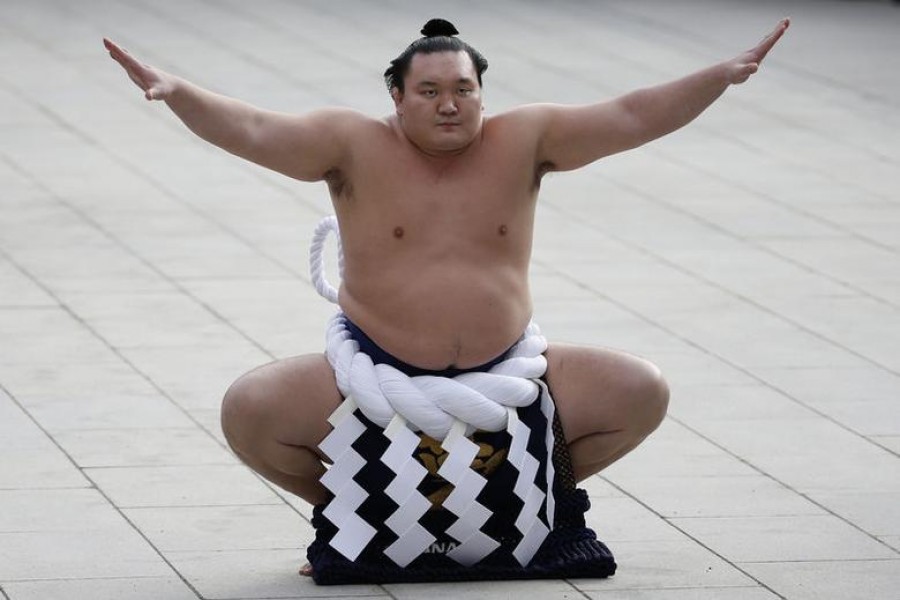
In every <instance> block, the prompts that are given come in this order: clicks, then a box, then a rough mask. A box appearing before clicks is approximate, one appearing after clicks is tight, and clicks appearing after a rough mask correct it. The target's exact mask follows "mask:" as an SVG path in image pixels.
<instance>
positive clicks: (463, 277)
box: [340, 262, 531, 369]
mask: <svg viewBox="0 0 900 600" xmlns="http://www.w3.org/2000/svg"><path fill="white" fill-rule="evenodd" d="M367 272H369V271H367ZM340 301H341V307H342V308H343V310H344V312H345V313H347V315H348V316H349V317H350V319H351V320H353V321H354V322H355V323H356V324H357V325H358V326H359V327H360V328H362V329H363V331H365V332H366V333H367V334H368V335H369V337H371V338H372V339H373V340H374V341H375V342H376V343H377V344H378V345H379V346H381V347H382V348H383V349H384V350H386V351H387V352H389V353H390V354H392V355H394V356H396V357H397V358H399V359H400V360H402V361H404V362H407V363H409V364H412V365H415V366H418V367H421V368H425V369H444V368H447V367H450V366H454V367H458V368H469V367H473V366H477V365H480V364H483V363H486V362H488V361H489V360H491V359H493V358H496V357H497V356H498V355H500V354H501V353H502V352H504V351H505V350H506V349H507V348H509V347H510V346H511V345H512V344H513V343H514V342H515V341H516V340H517V339H518V338H519V336H520V335H521V334H522V331H523V330H524V328H525V326H526V325H527V324H528V321H529V319H530V317H531V299H530V296H529V293H528V283H527V275H526V274H525V272H523V271H522V270H520V269H519V268H515V267H512V266H509V265H493V266H492V265H484V264H479V265H466V264H461V263H452V262H451V263H446V264H432V265H429V266H428V268H425V269H421V268H418V269H405V268H393V269H388V270H387V271H384V270H382V271H381V272H380V273H378V275H377V276H372V275H363V274H360V275H359V276H358V277H357V276H354V274H352V273H349V272H348V273H347V279H346V280H345V282H344V286H343V287H342V289H341V298H340Z"/></svg>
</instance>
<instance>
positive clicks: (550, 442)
mask: <svg viewBox="0 0 900 600" xmlns="http://www.w3.org/2000/svg"><path fill="white" fill-rule="evenodd" d="M537 384H538V386H539V387H540V388H541V412H542V413H544V417H546V418H547V435H545V436H544V438H545V441H546V444H547V524H549V525H550V529H551V531H552V530H553V521H554V518H555V516H556V499H555V497H554V496H553V482H554V481H556V469H555V468H554V467H553V450H554V448H555V447H556V439H555V436H554V435H553V423H554V422H555V419H556V405H555V404H554V403H553V398H552V397H551V396H550V389H549V388H548V387H547V384H546V383H544V382H543V381H538V382H537Z"/></svg>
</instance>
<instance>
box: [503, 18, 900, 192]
mask: <svg viewBox="0 0 900 600" xmlns="http://www.w3.org/2000/svg"><path fill="white" fill-rule="evenodd" d="M604 10H610V11H612V12H619V13H620V14H622V13H623V12H624V11H621V10H617V9H616V8H614V7H613V6H611V5H610V4H608V3H607V4H605V5H604ZM495 14H496V13H495ZM504 16H505V18H507V19H515V20H517V21H518V22H519V23H523V24H525V25H527V26H529V27H530V28H532V29H533V30H536V31H537V30H538V29H537V27H536V26H535V24H534V23H533V22H531V21H528V20H524V19H522V18H521V17H520V16H518V14H516V13H510V14H509V15H508V16H506V15H504ZM629 20H630V19H629ZM663 29H664V28H663ZM632 37H634V36H632ZM700 39H702V40H703V47H705V48H707V49H708V48H709V47H710V45H711V44H714V45H716V46H719V44H717V43H716V42H714V41H711V40H708V39H705V38H700ZM680 51H681V52H684V53H686V54H689V55H691V56H696V55H698V54H700V53H699V51H698V50H697V49H696V48H692V49H687V48H684V47H682V48H681V50H680ZM722 52H724V50H722ZM610 56H611V57H613V58H615V59H616V60H620V61H622V62H628V63H636V64H638V65H641V66H644V67H645V68H654V67H653V64H652V63H641V62H640V61H635V60H634V59H632V58H630V57H628V56H627V55H624V54H620V53H614V54H611V55H610ZM521 58H522V59H523V60H525V61H526V62H530V63H532V64H533V65H535V66H538V67H540V68H542V69H545V70H548V71H551V72H554V73H556V74H557V75H560V76H562V77H569V76H571V75H572V72H571V71H568V70H567V69H566V68H564V67H559V66H557V65H554V64H552V63H546V62H544V61H543V60H542V59H541V58H540V57H537V56H534V55H530V54H525V55H522V57H521ZM773 63H774V66H775V67H777V68H782V69H784V70H785V71H788V72H790V70H791V66H790V64H789V63H786V62H782V61H779V60H777V59H776V60H773V59H771V58H769V59H768V60H767V61H766V64H767V65H773ZM660 74H661V75H662V76H664V77H665V78H666V79H667V80H669V79H671V78H673V77H678V75H677V74H676V75H672V74H670V73H660ZM581 81H582V83H584V84H587V85H589V86H590V87H592V88H595V89H601V90H603V89H606V88H605V87H604V86H603V85H602V84H599V83H597V82H595V81H593V80H591V79H583V80H581ZM818 83H821V82H818ZM840 89H841V91H845V92H846V91H853V88H849V87H847V88H840ZM729 102H733V103H735V104H737V105H739V106H740V107H741V108H742V109H743V110H746V111H748V112H750V113H751V114H756V115H757V116H762V117H766V118H772V119H775V120H777V121H778V122H781V123H786V124H790V125H792V126H793V127H795V128H797V129H800V130H802V131H806V132H808V133H812V134H814V135H815V136H816V137H819V138H821V139H825V140H828V141H831V142H837V143H843V144H846V145H849V146H852V147H853V148H855V149H857V150H859V151H862V152H865V153H867V154H870V155H871V156H872V157H873V158H876V159H879V160H881V161H885V160H886V161H888V162H891V163H894V164H897V163H898V160H897V159H896V158H895V157H892V156H888V155H884V154H881V153H878V152H875V151H873V150H872V149H871V148H867V147H865V146H861V145H859V144H858V143H855V142H853V141H851V140H847V139H844V138H841V137H835V136H827V135H823V134H822V133H821V132H818V131H817V130H815V129H814V128H810V127H806V126H801V125H798V124H797V123H794V122H792V121H790V120H788V119H784V118H781V117H777V116H776V115H774V114H773V113H772V112H771V111H767V110H765V109H759V108H757V107H756V105H755V104H753V103H752V102H747V101H745V100H743V99H740V98H736V99H732V100H730V101H729ZM841 106H843V104H842V103H841ZM880 108H882V109H884V108H890V106H887V107H884V106H882V107H880ZM823 174H825V175H827V174H828V173H827V172H824V173H823Z"/></svg>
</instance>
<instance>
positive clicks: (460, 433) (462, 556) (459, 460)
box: [438, 421, 500, 567]
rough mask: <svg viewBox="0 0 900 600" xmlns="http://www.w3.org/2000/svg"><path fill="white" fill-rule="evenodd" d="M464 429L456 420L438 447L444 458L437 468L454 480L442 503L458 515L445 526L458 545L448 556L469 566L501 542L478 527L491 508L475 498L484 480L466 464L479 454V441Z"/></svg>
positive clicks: (469, 463)
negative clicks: (470, 437) (451, 488)
mask: <svg viewBox="0 0 900 600" xmlns="http://www.w3.org/2000/svg"><path fill="white" fill-rule="evenodd" d="M465 431H466V424H465V423H463V422H462V421H456V422H455V423H454V424H453V427H451V428H450V433H449V434H447V437H446V438H445V439H444V441H443V442H441V447H442V448H443V449H444V450H446V451H447V458H445V459H444V463H443V464H442V465H441V468H440V469H438V475H440V476H441V477H443V478H444V479H446V480H447V481H449V482H450V483H452V484H453V491H452V492H450V495H449V496H447V499H446V500H444V504H443V507H444V508H445V509H447V510H449V511H450V512H452V513H453V514H454V515H456V516H457V517H458V518H457V520H456V522H455V523H453V525H451V526H450V527H448V528H447V533H448V534H450V535H451V536H453V537H454V538H455V539H456V540H457V541H458V542H459V545H458V546H456V547H455V548H454V549H453V550H451V551H450V552H448V553H447V556H449V557H450V558H452V559H453V560H455V561H456V562H458V563H459V564H461V565H464V566H467V567H468V566H471V565H474V564H475V563H477V562H478V561H480V560H481V559H482V558H484V557H485V556H487V555H488V554H490V553H491V552H493V551H494V550H495V549H496V548H497V547H498V546H500V542H498V541H497V540H495V539H493V538H491V537H490V536H488V535H486V534H485V533H484V532H482V531H481V526H482V525H484V524H485V522H486V521H487V520H488V519H489V518H490V516H491V511H489V510H488V509H487V508H486V507H485V506H484V505H482V504H479V503H478V501H477V500H476V498H477V497H478V494H479V493H481V490H482V489H484V486H485V485H486V484H487V480H486V479H485V478H484V477H482V476H481V475H479V474H478V473H476V472H475V471H473V470H472V469H470V468H469V466H470V465H471V464H472V461H473V460H475V457H476V456H477V455H478V445H477V444H475V443H474V442H472V440H470V439H468V438H467V437H466V436H465Z"/></svg>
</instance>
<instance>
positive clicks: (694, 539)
mask: <svg viewBox="0 0 900 600" xmlns="http://www.w3.org/2000/svg"><path fill="white" fill-rule="evenodd" d="M666 418H669V417H666ZM751 468H753V469H754V470H756V471H758V472H759V469H756V467H751ZM601 473H602V472H601ZM601 473H598V474H597V475H596V476H597V477H600V478H601V479H603V480H604V481H606V482H607V483H608V484H609V485H611V486H613V487H614V488H615V489H617V490H618V491H619V492H620V493H622V494H624V495H625V496H627V497H628V498H631V499H632V500H633V501H635V502H637V503H638V504H639V505H641V506H642V507H644V508H645V509H647V510H648V511H649V512H651V513H653V514H654V515H656V516H657V518H659V519H660V520H661V521H663V522H664V523H665V524H666V525H668V526H669V527H671V528H672V529H675V530H676V531H678V532H679V533H681V534H682V535H683V536H684V537H685V538H687V539H688V540H690V541H692V542H693V543H695V544H697V545H698V546H699V547H701V548H703V549H705V550H706V551H707V552H709V553H711V554H712V555H713V556H715V557H717V558H718V559H719V560H721V561H722V562H723V563H725V564H727V565H729V566H731V567H732V568H733V569H734V570H735V571H737V572H739V573H741V574H742V575H744V576H745V577H747V578H748V579H750V580H752V581H754V582H756V583H757V584H758V586H759V587H762V588H764V589H766V590H768V591H770V592H772V593H773V594H775V595H776V596H778V598H780V599H781V600H788V598H787V597H786V596H784V595H782V594H780V593H779V592H777V591H776V590H774V589H773V588H771V587H770V586H769V585H768V584H766V583H765V582H764V581H762V580H760V579H757V578H756V577H755V576H754V575H752V574H750V573H748V572H747V571H746V570H744V569H743V568H741V567H740V566H739V564H738V563H736V562H734V561H732V560H730V559H728V558H726V557H725V555H724V554H722V553H720V552H719V551H718V550H716V549H714V548H712V547H711V546H710V545H708V544H706V543H704V542H702V541H700V540H699V539H698V538H697V537H695V536H694V535H692V534H691V533H689V532H687V531H685V530H684V529H682V528H681V527H679V526H678V525H677V524H675V523H672V522H671V521H669V519H667V518H666V517H664V516H663V515H662V514H660V513H659V512H657V511H656V510H655V509H654V508H653V507H651V506H650V505H649V504H647V503H646V502H645V501H643V500H641V499H640V498H638V497H637V496H636V495H634V494H632V493H631V492H629V491H627V490H626V489H625V488H624V487H622V486H621V485H619V484H618V483H616V482H614V481H612V480H610V479H609V478H608V477H606V476H605V475H602V474H601ZM598 536H600V537H602V533H600V534H598ZM612 543H613V544H615V542H612ZM725 587H732V586H725ZM740 587H751V586H746V585H744V586H740Z"/></svg>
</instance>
